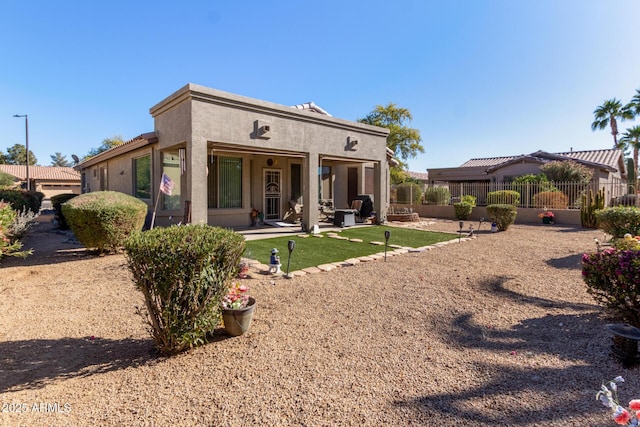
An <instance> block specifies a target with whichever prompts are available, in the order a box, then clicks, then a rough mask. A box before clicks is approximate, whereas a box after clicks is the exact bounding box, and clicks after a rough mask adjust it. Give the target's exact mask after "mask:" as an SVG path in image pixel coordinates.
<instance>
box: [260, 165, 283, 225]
mask: <svg viewBox="0 0 640 427" xmlns="http://www.w3.org/2000/svg"><path fill="white" fill-rule="evenodd" d="M281 177H282V171H281V170H280V169H265V170H264V176H263V180H262V182H263V183H264V186H263V188H264V218H265V219H280V206H281V205H282V202H281V200H282V185H281Z"/></svg>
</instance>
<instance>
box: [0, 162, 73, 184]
mask: <svg viewBox="0 0 640 427" xmlns="http://www.w3.org/2000/svg"><path fill="white" fill-rule="evenodd" d="M0 171H1V172H4V173H6V174H9V175H13V176H14V177H16V178H18V179H19V180H24V179H26V178H27V167H26V166H25V165H0ZM29 179H35V180H36V181H80V173H79V172H78V171H76V170H74V169H73V168H63V167H57V166H29Z"/></svg>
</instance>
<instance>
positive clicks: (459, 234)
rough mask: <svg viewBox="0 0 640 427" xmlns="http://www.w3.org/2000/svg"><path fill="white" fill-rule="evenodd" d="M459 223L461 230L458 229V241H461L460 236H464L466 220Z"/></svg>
mask: <svg viewBox="0 0 640 427" xmlns="http://www.w3.org/2000/svg"><path fill="white" fill-rule="evenodd" d="M458 225H459V226H460V230H459V231H458V243H460V238H461V237H462V227H464V221H460V222H459V223H458Z"/></svg>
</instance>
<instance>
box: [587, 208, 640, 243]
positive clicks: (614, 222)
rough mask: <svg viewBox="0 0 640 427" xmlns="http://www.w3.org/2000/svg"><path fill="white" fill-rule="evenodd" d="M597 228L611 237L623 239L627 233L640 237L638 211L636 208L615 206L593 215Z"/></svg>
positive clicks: (639, 212) (639, 215)
mask: <svg viewBox="0 0 640 427" xmlns="http://www.w3.org/2000/svg"><path fill="white" fill-rule="evenodd" d="M595 215H596V218H597V222H598V227H599V228H601V229H602V230H604V232H605V233H608V234H611V235H612V236H613V237H618V238H619V237H623V236H624V235H625V234H627V233H629V234H631V235H633V236H637V235H640V209H638V208H637V207H624V206H616V207H612V208H605V209H602V210H600V211H597V212H596V213H595Z"/></svg>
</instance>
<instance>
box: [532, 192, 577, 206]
mask: <svg viewBox="0 0 640 427" xmlns="http://www.w3.org/2000/svg"><path fill="white" fill-rule="evenodd" d="M568 206H569V197H568V196H567V195H566V194H564V193H563V192H562V191H541V192H540V193H536V194H534V195H533V207H535V208H548V209H567V207H568Z"/></svg>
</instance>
